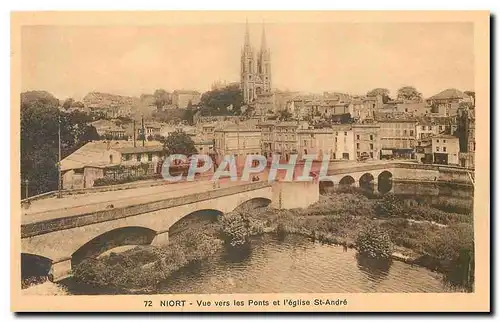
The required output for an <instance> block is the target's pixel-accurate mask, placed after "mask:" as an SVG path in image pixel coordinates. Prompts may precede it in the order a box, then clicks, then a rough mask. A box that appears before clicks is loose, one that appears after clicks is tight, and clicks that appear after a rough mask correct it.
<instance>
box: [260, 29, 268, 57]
mask: <svg viewBox="0 0 500 322" xmlns="http://www.w3.org/2000/svg"><path fill="white" fill-rule="evenodd" d="M260 51H261V52H266V51H267V42H266V26H265V24H264V22H262V40H261V43H260Z"/></svg>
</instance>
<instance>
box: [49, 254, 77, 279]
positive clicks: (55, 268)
mask: <svg viewBox="0 0 500 322" xmlns="http://www.w3.org/2000/svg"><path fill="white" fill-rule="evenodd" d="M71 275H72V273H71V258H65V259H62V260H60V261H57V262H53V263H52V267H51V268H50V272H49V280H50V281H51V282H59V281H60V280H63V279H65V278H68V277H70V276H71Z"/></svg>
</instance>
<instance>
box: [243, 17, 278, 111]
mask: <svg viewBox="0 0 500 322" xmlns="http://www.w3.org/2000/svg"><path fill="white" fill-rule="evenodd" d="M240 77H241V89H242V91H243V101H244V102H245V103H246V104H249V103H252V102H254V101H255V100H256V99H257V97H259V96H267V95H269V94H271V90H272V87H271V84H272V83H271V52H270V50H269V48H267V44H266V31H265V29H264V26H263V27H262V39H261V46H260V51H259V52H258V53H255V52H254V49H253V48H252V46H251V45H250V32H249V30H248V22H247V24H246V30H245V43H244V45H243V49H242V51H241V73H240Z"/></svg>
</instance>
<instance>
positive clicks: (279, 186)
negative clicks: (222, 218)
mask: <svg viewBox="0 0 500 322" xmlns="http://www.w3.org/2000/svg"><path fill="white" fill-rule="evenodd" d="M318 198H319V188H318V184H317V183H314V182H311V183H306V182H275V183H272V184H271V183H268V182H257V183H250V184H240V185H234V186H230V187H227V188H220V189H215V190H210V191H206V192H201V193H195V194H189V195H185V196H182V197H178V198H170V199H163V200H156V201H152V202H148V203H143V204H134V205H130V206H127V207H122V208H114V209H105V210H100V211H94V212H89V213H84V214H78V215H72V216H67V215H64V216H63V217H61V216H57V213H54V218H52V219H46V220H42V221H35V222H29V223H25V224H22V225H21V249H22V256H21V268H22V271H23V273H22V275H23V276H31V275H49V276H51V277H52V279H53V280H54V281H58V280H60V279H63V278H65V277H68V276H70V275H71V267H72V266H74V265H75V264H78V263H79V262H80V261H81V260H83V259H84V258H86V257H95V256H98V255H99V254H101V253H103V252H105V251H107V250H109V249H113V248H115V247H118V246H124V245H145V244H153V245H164V244H167V243H168V235H169V229H170V228H171V227H172V226H173V225H174V224H175V223H177V222H179V221H180V220H181V219H183V218H185V217H188V216H196V215H199V214H202V213H206V212H207V211H208V212H210V211H211V212H214V211H215V212H216V213H218V214H220V215H223V214H225V213H229V212H231V211H233V210H235V209H237V208H238V207H243V206H251V207H256V206H262V205H271V206H272V207H274V208H278V209H291V208H301V207H307V206H309V205H310V204H313V203H314V202H316V201H318ZM66 210H67V209H66ZM25 216H29V215H25ZM35 267H36V269H38V272H35V273H34V272H30V269H31V270H34V269H35ZM40 270H41V271H42V272H40Z"/></svg>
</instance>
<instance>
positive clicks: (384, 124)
mask: <svg viewBox="0 0 500 322" xmlns="http://www.w3.org/2000/svg"><path fill="white" fill-rule="evenodd" d="M375 120H376V122H377V123H378V124H379V125H380V132H379V139H380V149H381V150H380V151H381V155H380V158H381V159H383V158H403V159H412V158H413V157H414V152H415V151H414V148H415V143H416V124H417V119H416V118H414V117H413V116H411V115H409V114H407V113H390V114H387V113H375Z"/></svg>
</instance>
